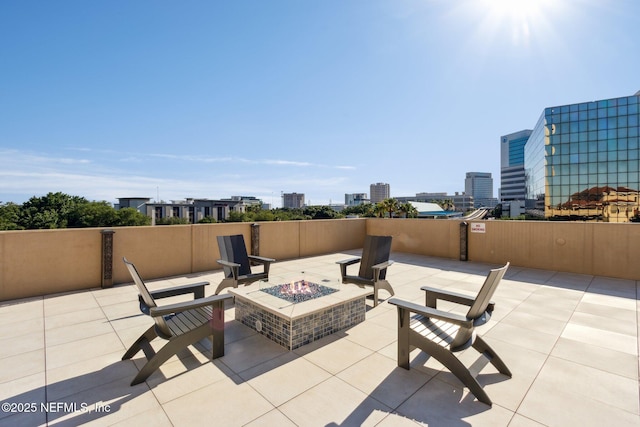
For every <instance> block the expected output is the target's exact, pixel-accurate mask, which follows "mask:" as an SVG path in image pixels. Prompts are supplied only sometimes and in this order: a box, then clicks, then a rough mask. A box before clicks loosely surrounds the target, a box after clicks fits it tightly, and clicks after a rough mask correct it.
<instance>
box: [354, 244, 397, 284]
mask: <svg viewBox="0 0 640 427" xmlns="http://www.w3.org/2000/svg"><path fill="white" fill-rule="evenodd" d="M391 239H392V237H391V236H366V237H365V239H364V246H363V248H362V261H360V270H359V271H358V276H360V277H363V278H365V279H371V280H373V278H374V271H373V266H374V265H377V264H380V263H383V262H387V261H389V256H390V254H391ZM386 276H387V269H386V268H382V269H380V274H379V276H378V278H379V279H384V278H385V277H386Z"/></svg>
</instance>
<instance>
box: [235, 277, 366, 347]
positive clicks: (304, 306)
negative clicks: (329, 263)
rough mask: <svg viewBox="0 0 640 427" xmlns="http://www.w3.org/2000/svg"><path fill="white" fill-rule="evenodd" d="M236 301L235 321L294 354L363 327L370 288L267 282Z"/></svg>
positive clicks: (250, 288)
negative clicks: (335, 334)
mask: <svg viewBox="0 0 640 427" xmlns="http://www.w3.org/2000/svg"><path fill="white" fill-rule="evenodd" d="M229 293H231V294H233V295H234V296H235V317H236V320H238V321H240V322H242V323H243V324H245V325H247V326H248V327H250V328H252V329H253V330H255V331H257V332H258V333H260V334H262V335H264V336H266V337H267V338H269V339H270V340H272V341H274V342H276V343H278V344H280V345H282V346H283V347H285V348H287V349H289V350H294V349H296V348H298V347H301V346H303V345H305V344H309V343H311V342H313V341H315V340H318V339H320V338H322V337H325V336H327V335H330V334H332V333H334V332H337V331H339V330H342V329H345V328H348V327H350V326H353V325H356V324H358V323H360V322H363V321H364V318H365V310H366V304H365V298H366V297H367V295H371V294H372V293H373V290H372V289H370V288H366V289H362V288H360V287H358V286H356V285H341V284H338V281H337V280H334V281H329V280H327V279H317V280H314V279H313V278H311V279H306V278H305V279H304V280H300V279H294V280H292V281H286V280H284V279H281V278H280V279H278V278H272V279H271V280H270V281H269V282H259V283H257V284H255V283H254V284H252V285H250V286H245V287H242V288H236V289H230V290H229Z"/></svg>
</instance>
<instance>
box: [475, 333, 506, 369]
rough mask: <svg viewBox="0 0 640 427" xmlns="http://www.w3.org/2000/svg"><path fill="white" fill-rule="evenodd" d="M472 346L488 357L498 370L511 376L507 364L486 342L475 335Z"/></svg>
mask: <svg viewBox="0 0 640 427" xmlns="http://www.w3.org/2000/svg"><path fill="white" fill-rule="evenodd" d="M473 348H475V349H476V350H477V351H478V352H480V353H482V354H483V355H484V356H485V357H486V358H487V359H489V362H491V364H492V365H493V366H495V368H496V369H497V370H498V372H500V373H501V374H504V375H506V376H508V377H509V378H511V376H512V374H511V371H510V370H509V368H507V365H505V363H504V362H503V361H502V359H501V358H500V356H498V354H497V353H496V352H495V351H494V350H493V349H492V348H491V347H490V346H489V344H487V342H486V341H485V340H483V339H482V338H480V337H478V336H476V339H475V341H474V343H473Z"/></svg>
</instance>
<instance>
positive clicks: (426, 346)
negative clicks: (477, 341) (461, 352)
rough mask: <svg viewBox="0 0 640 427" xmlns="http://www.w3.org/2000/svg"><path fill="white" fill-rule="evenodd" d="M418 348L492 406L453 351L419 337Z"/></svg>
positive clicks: (477, 397)
mask: <svg viewBox="0 0 640 427" xmlns="http://www.w3.org/2000/svg"><path fill="white" fill-rule="evenodd" d="M416 335H417V334H416ZM420 338H422V339H420ZM418 347H419V348H420V349H421V350H423V351H424V352H425V353H427V354H429V355H431V356H433V357H434V358H435V359H436V360H437V361H438V362H440V363H442V364H443V365H444V366H445V367H446V368H447V369H448V370H449V371H450V372H451V373H452V374H453V375H455V376H456V377H457V378H458V379H459V380H460V381H462V384H464V385H465V387H467V388H468V389H469V391H470V392H471V393H473V395H474V396H475V397H476V399H478V400H479V401H480V402H483V403H486V404H487V405H489V406H491V404H492V402H491V399H490V398H489V395H488V394H487V393H486V392H485V391H484V389H483V388H482V386H481V385H480V383H478V381H477V380H476V379H475V378H474V377H473V375H471V372H469V369H468V368H467V367H466V366H465V365H464V364H463V363H462V362H461V361H460V360H459V359H458V358H457V357H456V356H454V355H453V353H452V352H451V351H449V350H447V349H446V348H444V347H441V346H439V345H438V344H435V343H431V342H429V341H426V340H425V339H424V338H423V337H422V336H419V335H418Z"/></svg>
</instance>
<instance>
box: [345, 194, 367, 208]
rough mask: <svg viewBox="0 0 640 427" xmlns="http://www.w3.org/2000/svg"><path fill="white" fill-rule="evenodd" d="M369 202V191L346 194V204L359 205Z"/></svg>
mask: <svg viewBox="0 0 640 427" xmlns="http://www.w3.org/2000/svg"><path fill="white" fill-rule="evenodd" d="M364 203H369V199H368V198H367V193H352V194H345V195H344V204H345V205H347V206H358V205H362V204H364Z"/></svg>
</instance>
